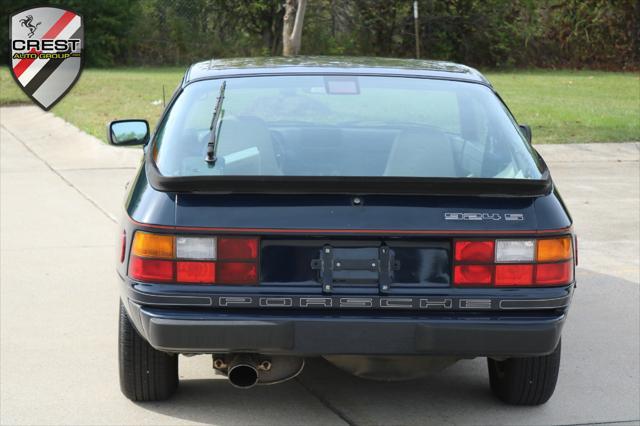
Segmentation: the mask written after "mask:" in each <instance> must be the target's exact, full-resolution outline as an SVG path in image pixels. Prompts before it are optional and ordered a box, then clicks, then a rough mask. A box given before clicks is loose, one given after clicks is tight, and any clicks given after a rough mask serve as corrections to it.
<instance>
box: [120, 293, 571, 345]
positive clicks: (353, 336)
mask: <svg viewBox="0 0 640 426" xmlns="http://www.w3.org/2000/svg"><path fill="white" fill-rule="evenodd" d="M130 306H132V307H134V306H135V305H130ZM139 314H140V318H141V322H142V330H141V331H142V333H143V334H144V336H145V338H146V339H147V340H148V341H149V343H150V344H151V345H152V346H153V347H155V348H157V349H159V350H164V351H167V352H181V353H226V352H260V353H270V354H292V355H307V356H309V355H327V354H343V355H347V354H359V355H392V354H393V355H409V354H415V355H457V356H464V357H474V356H533V355H544V354H548V353H551V352H552V351H553V349H554V348H555V347H556V345H557V343H558V341H559V339H560V334H561V330H562V326H563V324H564V320H565V315H564V314H560V315H544V316H524V315H523V316H520V317H515V316H497V315H495V314H494V315H486V316H478V315H473V314H470V315H466V316H461V315H457V316H447V317H437V316H431V317H416V316H412V317H381V318H380V317H374V318H371V317H361V316H338V315H317V316H307V315H305V316H301V315H298V316H295V317H292V316H276V315H272V316H271V315H262V314H240V313H234V314H230V313H228V311H227V313H215V312H206V313H203V312H199V313H197V314H196V313H193V312H190V313H185V312H180V311H173V312H172V311H167V310H164V309H152V308H145V307H141V308H139Z"/></svg>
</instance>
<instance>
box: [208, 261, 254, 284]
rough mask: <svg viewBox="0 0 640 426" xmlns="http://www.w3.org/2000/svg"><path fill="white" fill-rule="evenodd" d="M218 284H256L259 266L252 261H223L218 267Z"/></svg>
mask: <svg viewBox="0 0 640 426" xmlns="http://www.w3.org/2000/svg"><path fill="white" fill-rule="evenodd" d="M216 282H217V283H218V284H256V283H257V282H258V267H257V265H256V264H255V263H250V262H223V263H218V265H217V268H216Z"/></svg>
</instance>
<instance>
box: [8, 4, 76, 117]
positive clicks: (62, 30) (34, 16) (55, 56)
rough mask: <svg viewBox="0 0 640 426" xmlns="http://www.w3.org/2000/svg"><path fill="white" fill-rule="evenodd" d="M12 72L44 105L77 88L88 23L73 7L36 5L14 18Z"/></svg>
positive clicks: (35, 100) (28, 93)
mask: <svg viewBox="0 0 640 426" xmlns="http://www.w3.org/2000/svg"><path fill="white" fill-rule="evenodd" d="M9 37H10V38H11V74H12V75H13V77H14V79H15V80H16V83H18V85H19V86H20V87H21V88H22V90H23V91H24V92H25V93H26V94H27V95H28V96H29V97H30V98H31V99H32V100H33V101H34V102H35V103H36V104H38V105H39V106H40V107H41V108H43V109H45V110H48V109H50V108H51V107H53V106H54V105H55V104H56V102H58V101H59V100H60V99H62V97H63V96H64V95H66V94H67V92H68V91H69V90H70V89H71V87H73V85H74V84H75V82H76V81H77V80H78V77H80V72H81V71H82V66H83V48H84V22H83V20H82V17H81V16H80V15H78V14H77V13H75V12H72V11H70V10H65V9H60V8H58V7H35V8H31V9H27V10H22V11H20V12H16V13H14V14H13V15H11V17H10V24H9Z"/></svg>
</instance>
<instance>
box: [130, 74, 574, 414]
mask: <svg viewBox="0 0 640 426" xmlns="http://www.w3.org/2000/svg"><path fill="white" fill-rule="evenodd" d="M341 73H342V74H340V73H338V72H337V71H336V72H331V73H329V72H328V73H325V74H323V73H321V72H319V71H318V70H316V71H314V72H309V71H308V70H307V72H306V74H305V73H302V75H298V74H295V73H292V74H291V75H290V76H283V75H280V74H278V73H275V72H274V73H273V74H274V75H273V76H269V77H265V76H261V77H254V78H251V77H246V75H244V74H242V75H241V76H239V77H234V76H231V77H230V76H228V75H226V76H225V77H224V78H223V77H220V76H218V77H215V78H212V79H204V78H203V79H202V81H200V80H198V79H196V81H195V82H194V83H193V84H192V83H190V82H185V83H183V85H184V87H183V88H182V89H180V90H179V92H178V93H177V94H176V95H175V96H174V99H173V100H172V102H171V104H170V105H169V107H168V109H167V112H165V116H164V117H163V119H162V120H161V124H160V128H159V131H158V132H157V133H156V136H155V139H154V140H152V142H151V145H150V147H149V148H148V149H147V151H146V155H145V161H144V162H143V165H142V167H141V170H140V173H139V175H138V177H137V178H136V181H135V182H134V184H133V185H132V188H131V191H130V194H129V198H128V200H127V204H126V215H125V219H124V220H123V222H122V228H123V232H122V241H121V245H120V248H121V253H120V256H119V260H120V262H119V265H118V273H119V276H120V283H121V290H122V291H121V295H122V296H121V326H120V330H121V332H120V336H121V343H120V363H121V385H122V389H123V392H124V393H125V395H127V396H128V397H129V398H131V399H134V400H154V399H163V398H166V397H168V396H170V395H171V394H172V393H173V392H174V391H175V389H176V387H177V385H178V380H177V355H178V354H185V355H195V354H208V355H211V356H212V364H213V368H214V369H216V370H217V371H219V372H221V373H222V374H225V375H227V376H228V377H229V379H230V381H231V383H232V384H234V385H236V386H238V387H243V388H246V387H251V386H253V385H255V384H273V383H278V382H281V381H284V380H287V379H289V378H292V377H295V375H297V374H299V373H300V371H301V370H302V367H303V365H304V358H305V357H312V356H358V357H363V359H372V358H376V357H387V358H389V357H391V358H394V359H395V360H396V361H397V360H400V362H402V361H401V360H402V359H403V358H402V357H407V356H413V357H416V356H417V357H436V356H438V357H442V356H444V357H450V358H473V357H487V359H488V363H489V373H490V379H491V387H492V389H493V391H494V393H495V394H496V395H497V396H498V397H499V398H500V399H502V400H503V401H506V402H509V403H513V404H528V405H532V404H540V403H543V402H545V401H546V400H547V399H548V398H549V397H550V396H551V394H552V393H553V390H554V388H555V383H556V379H557V374H558V368H559V362H560V340H561V331H562V327H563V324H564V322H565V319H566V316H567V311H568V308H569V304H570V301H571V297H572V294H573V291H574V288H575V279H574V269H575V263H576V259H577V251H576V244H575V237H574V235H573V232H572V227H571V226H572V221H571V218H570V216H569V214H568V212H567V211H566V208H565V207H564V204H563V202H562V199H561V198H560V196H559V194H558V192H557V189H556V188H555V187H554V185H553V182H552V181H551V178H550V175H549V172H548V170H547V169H546V166H545V165H544V162H543V160H542V159H541V158H540V157H539V156H538V155H537V153H536V152H535V150H533V148H532V147H531V145H529V143H528V142H527V141H526V139H525V136H524V135H523V133H522V132H521V131H520V130H518V127H517V124H516V123H515V120H514V119H513V117H512V116H511V115H510V113H509V112H508V110H507V109H506V107H505V106H504V104H502V102H501V101H500V100H499V98H497V97H496V95H495V93H494V92H493V90H492V89H491V88H490V86H488V85H487V84H486V81H485V80H483V79H481V80H477V76H476V74H474V76H475V77H474V78H476V80H469V81H466V80H464V79H462V80H461V81H459V82H455V81H453V80H455V79H454V78H453V77H456V76H453V77H451V78H442V76H441V75H439V74H437V75H435V76H433V78H432V77H429V78H422V77H420V78H418V77H415V76H414V77H415V78H410V76H402V77H398V76H395V74H393V73H387V74H385V73H384V72H382V71H380V72H379V74H380V75H378V76H375V75H370V74H367V73H363V74H362V75H361V74H358V71H357V70H355V71H349V72H346V71H344V70H341ZM267 74H268V73H267ZM423 77H424V76H423ZM436 77H437V78H436ZM414 80H415V81H414ZM181 91H183V92H184V93H181ZM283 99H286V101H287V103H284V102H283ZM425 99H426V100H425ZM374 100H376V101H385V102H387V103H388V104H389V105H391V107H387V106H385V105H374V104H375V102H373V101H374ZM394 102H395V103H397V105H395V106H393V104H394ZM422 102H424V103H425V104H424V105H423V106H424V108H425V109H423V107H422V106H420V105H419V104H420V103H422ZM214 105H215V110H213V109H214ZM223 105H224V106H223ZM403 105H406V106H407V110H408V111H409V114H408V115H407V113H404V112H399V111H401V109H402V106H403ZM290 106H293V107H292V108H289V107H290ZM203 110H204V112H205V113H203ZM305 114H308V116H305ZM393 114H396V116H393ZM412 114H413V115H412ZM453 115H455V116H456V117H455V118H454V119H452V116H453ZM194 117H196V118H194ZM198 117H204V118H198ZM211 117H213V118H211ZM363 117H364V118H363ZM408 118H411V120H407V119H408ZM194 120H195V121H196V122H195V124H194ZM154 365H155V366H156V367H153V366H154ZM139 371H147V373H146V375H142V377H140V374H139Z"/></svg>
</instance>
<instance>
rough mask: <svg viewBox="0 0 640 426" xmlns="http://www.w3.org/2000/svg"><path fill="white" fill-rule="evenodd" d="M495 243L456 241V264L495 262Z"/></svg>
mask: <svg viewBox="0 0 640 426" xmlns="http://www.w3.org/2000/svg"><path fill="white" fill-rule="evenodd" d="M494 252H495V243H494V242H493V241H456V243H455V259H456V262H487V263H490V262H493V256H494Z"/></svg>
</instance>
